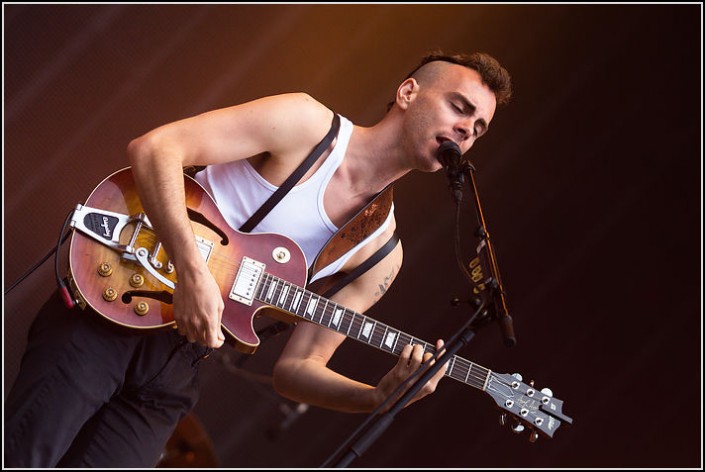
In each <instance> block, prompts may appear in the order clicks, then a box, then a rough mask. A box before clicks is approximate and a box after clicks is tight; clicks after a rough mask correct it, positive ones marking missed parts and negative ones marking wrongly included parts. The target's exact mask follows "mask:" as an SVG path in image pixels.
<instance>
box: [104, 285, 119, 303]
mask: <svg viewBox="0 0 705 472" xmlns="http://www.w3.org/2000/svg"><path fill="white" fill-rule="evenodd" d="M117 296H118V294H117V290H115V289H114V288H112V287H108V288H106V289H105V290H103V299H104V300H105V301H106V302H114V301H115V299H116V298H117Z"/></svg>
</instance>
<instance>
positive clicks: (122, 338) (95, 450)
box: [4, 294, 210, 468]
mask: <svg viewBox="0 0 705 472" xmlns="http://www.w3.org/2000/svg"><path fill="white" fill-rule="evenodd" d="M98 317H99V315H97V314H96V313H94V312H92V311H89V310H87V311H81V310H78V309H76V310H68V309H66V308H65V307H64V305H63V303H62V302H61V300H60V297H59V296H58V295H57V294H54V296H53V297H52V298H51V299H50V300H49V301H48V302H47V303H46V304H45V305H44V306H43V307H42V309H41V310H40V312H39V314H38V315H37V318H36V319H35V321H34V322H33V324H32V327H31V328H30V333H29V340H28V345H27V350H26V352H25V354H24V357H23V358H22V364H21V367H20V373H19V376H18V378H17V380H16V382H15V384H14V386H13V388H12V391H11V392H10V394H9V396H8V398H7V400H6V403H5V464H4V465H5V466H6V467H103V468H105V467H139V468H144V467H153V466H155V465H156V463H157V462H158V460H159V457H160V455H161V453H162V451H163V450H164V445H165V444H166V442H167V440H168V439H169V437H170V436H171V434H172V432H173V431H174V428H175V427H176V424H177V423H178V421H179V420H180V419H181V418H182V417H183V416H185V415H186V414H187V413H188V412H189V411H190V410H191V409H192V408H193V406H194V405H195V403H196V401H197V398H198V378H197V377H198V376H197V374H198V368H197V365H198V362H199V361H200V360H201V359H202V358H203V357H204V356H205V355H206V354H207V353H209V352H210V350H208V349H206V348H204V347H203V346H200V345H197V344H191V343H188V342H187V341H186V339H185V338H184V337H182V336H180V335H179V334H178V332H176V330H172V329H169V330H168V331H160V332H158V333H150V334H142V333H135V332H134V331H132V332H120V331H117V330H116V326H115V325H112V324H111V323H109V322H106V321H105V320H100V319H99V318H98Z"/></svg>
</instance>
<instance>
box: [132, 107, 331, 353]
mask: <svg viewBox="0 0 705 472" xmlns="http://www.w3.org/2000/svg"><path fill="white" fill-rule="evenodd" d="M331 117H332V112H330V110H327V109H326V108H325V107H323V106H322V105H321V104H320V103H318V102H315V101H314V100H313V99H311V98H310V97H308V96H307V95H305V94H288V95H281V96H276V97H268V98H264V99H260V100H255V101H253V102H249V103H246V104H243V105H238V106H234V107H230V108H225V109H221V110H215V111H212V112H209V113H204V114H202V115H199V116H196V117H193V118H188V119H185V120H181V121H177V122H174V123H171V124H167V125H164V126H161V127H159V128H157V129H155V130H153V131H151V132H149V133H147V134H146V135H144V136H142V137H140V138H137V139H135V140H133V141H132V142H131V143H130V144H129V146H128V156H129V160H130V164H131V165H132V171H133V175H134V177H135V183H136V186H137V190H138V193H139V197H140V201H141V203H142V205H143V207H144V209H145V211H146V213H147V215H149V219H150V221H151V222H152V224H153V226H154V228H155V231H156V232H157V234H158V235H159V238H160V240H161V242H162V244H163V245H164V248H165V250H166V252H167V254H169V256H170V258H171V259H172V261H173V262H174V265H175V268H176V273H177V279H178V283H177V286H176V289H175V290H174V319H175V321H176V324H177V326H178V328H179V332H180V333H181V334H183V335H185V336H186V337H187V339H188V340H189V341H191V342H194V341H198V342H200V343H202V344H204V345H206V346H210V347H220V346H222V345H223V341H224V336H223V333H222V330H221V328H220V322H221V316H222V312H223V307H224V305H223V300H222V298H221V295H220V290H219V288H218V285H217V283H216V282H215V279H214V278H213V276H212V275H211V273H210V271H209V269H208V267H207V266H206V263H205V261H204V260H203V258H202V257H201V255H200V253H199V251H198V249H197V247H196V244H195V238H194V233H193V229H192V228H191V224H190V221H189V220H188V217H187V212H186V206H185V203H184V202H185V194H184V186H183V167H184V166H188V165H206V164H216V163H223V162H228V161H233V160H240V159H246V158H248V157H252V156H255V155H265V156H266V159H267V160H268V161H269V163H270V164H269V165H270V166H271V167H272V168H274V169H275V170H277V169H279V170H280V171H281V172H282V173H286V172H288V170H289V169H290V168H292V169H293V168H294V167H295V166H296V165H297V164H298V162H300V160H301V159H303V157H305V155H306V154H307V152H308V150H310V148H311V147H312V145H314V144H315V143H316V142H317V141H319V140H320V139H321V137H322V136H323V135H324V134H325V132H326V131H327V129H328V127H329V125H330V119H331ZM312 143H313V144H312Z"/></svg>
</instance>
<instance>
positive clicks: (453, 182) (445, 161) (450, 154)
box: [436, 141, 465, 203]
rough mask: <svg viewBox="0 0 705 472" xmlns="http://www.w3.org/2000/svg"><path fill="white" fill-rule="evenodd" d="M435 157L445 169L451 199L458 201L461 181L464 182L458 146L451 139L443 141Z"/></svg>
mask: <svg viewBox="0 0 705 472" xmlns="http://www.w3.org/2000/svg"><path fill="white" fill-rule="evenodd" d="M436 159H438V162H440V163H441V165H442V166H443V168H444V169H445V171H446V176H447V177H448V182H449V185H448V187H449V188H450V193H451V196H452V197H453V200H454V201H455V203H460V201H461V200H462V199H463V183H464V182H465V176H464V174H463V171H462V154H461V153H460V147H459V146H458V145H457V144H456V143H455V142H453V141H443V142H442V143H441V145H440V146H439V147H438V154H437V155H436Z"/></svg>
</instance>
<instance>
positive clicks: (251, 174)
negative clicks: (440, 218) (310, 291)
mask: <svg viewBox="0 0 705 472" xmlns="http://www.w3.org/2000/svg"><path fill="white" fill-rule="evenodd" d="M352 130H353V124H352V123H351V122H350V120H348V119H346V118H344V117H342V116H341V117H340V130H339V131H338V139H337V141H336V144H335V148H333V150H332V151H331V153H330V154H329V155H328V157H326V158H325V160H324V161H323V163H322V165H321V166H320V167H319V168H318V169H317V170H316V172H315V173H314V174H313V175H312V176H311V177H309V178H308V179H307V180H306V181H305V182H303V183H300V184H298V185H296V186H294V187H293V188H292V189H291V190H290V191H289V193H287V194H286V196H285V197H284V198H283V199H282V200H281V201H280V202H279V203H278V204H277V205H276V206H275V207H274V208H273V209H272V211H270V212H269V214H268V215H267V216H266V217H265V218H264V219H262V221H260V222H259V224H258V225H257V226H255V228H254V229H253V230H252V232H253V233H265V232H266V233H279V234H283V235H286V236H287V237H289V238H291V239H292V240H294V241H295V242H296V243H297V244H298V245H299V246H300V247H301V249H302V250H303V252H304V254H305V255H306V262H307V265H309V266H310V265H311V264H312V263H313V261H314V260H315V258H316V256H317V255H318V253H319V252H320V250H321V249H322V248H323V246H324V245H325V243H326V242H327V241H328V240H329V239H330V237H331V236H333V234H335V232H336V231H337V230H338V227H337V226H335V225H334V224H333V222H332V221H331V219H330V218H329V217H328V215H327V214H326V211H325V208H324V205H323V196H324V194H325V190H326V187H327V186H328V182H330V179H331V177H332V176H333V174H334V173H335V171H336V169H338V167H339V166H340V164H341V163H342V162H343V158H344V157H345V151H346V150H347V148H348V144H349V142H350V136H351V135H352ZM196 180H197V181H198V183H200V184H201V185H202V186H203V187H204V188H205V189H206V190H207V191H208V193H210V195H211V196H212V197H213V199H214V200H215V203H216V204H217V205H218V209H219V210H220V212H221V213H222V215H223V217H224V218H225V220H226V221H227V222H228V224H229V225H230V226H231V227H232V228H235V229H238V228H240V226H242V225H243V224H244V223H245V221H247V219H248V218H249V217H250V216H251V215H252V214H253V213H254V212H255V211H257V209H258V208H259V207H260V206H262V204H263V203H264V202H265V201H266V200H267V199H268V198H269V197H270V196H271V195H272V194H273V193H274V192H275V191H276V190H277V187H275V186H274V185H272V184H270V183H269V182H268V181H266V180H265V179H264V178H263V177H262V176H261V175H260V174H259V173H257V171H256V170H255V169H254V167H252V165H251V164H250V163H249V162H248V161H247V160H240V161H233V162H228V163H225V164H215V165H210V166H208V167H206V168H205V169H204V170H203V171H201V172H199V173H198V174H196ZM393 214H394V206H392V208H391V210H390V212H389V215H387V219H386V220H385V222H384V223H383V224H382V225H381V226H380V227H379V228H377V230H376V231H375V232H374V233H372V234H371V235H370V236H368V237H367V238H366V239H365V240H363V241H361V242H360V243H359V244H357V245H356V246H355V247H353V248H352V249H351V250H349V251H348V252H346V253H345V254H344V255H343V256H341V257H340V258H339V259H337V260H336V261H333V262H332V263H331V264H329V265H328V266H326V267H324V268H323V269H321V270H320V271H319V272H318V273H317V274H316V275H315V276H314V277H313V279H312V280H310V281H309V282H313V281H314V280H317V279H319V278H321V277H325V276H328V275H331V274H334V273H336V272H337V271H338V270H340V268H341V267H342V266H343V265H344V264H345V262H347V261H348V259H350V257H352V256H353V255H354V254H355V253H356V252H357V251H358V250H359V249H360V248H361V247H363V246H364V245H365V244H367V243H368V242H369V241H371V240H372V239H374V238H375V237H377V236H378V235H379V234H381V233H382V232H383V231H384V230H385V228H387V226H389V224H390V222H391V220H392V215H393Z"/></svg>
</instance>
